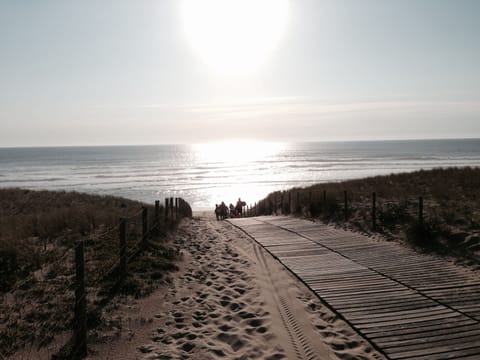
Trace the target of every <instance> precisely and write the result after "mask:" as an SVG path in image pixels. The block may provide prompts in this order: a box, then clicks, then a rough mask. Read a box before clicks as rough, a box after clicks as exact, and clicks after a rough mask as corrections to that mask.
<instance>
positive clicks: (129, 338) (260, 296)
mask: <svg viewBox="0 0 480 360" xmlns="http://www.w3.org/2000/svg"><path fill="white" fill-rule="evenodd" d="M174 243H175V244H176V245H177V246H179V247H180V248H181V249H182V252H183V253H184V261H183V263H182V264H181V270H180V271H179V272H178V273H176V274H175V275H174V279H173V281H172V284H171V285H170V286H168V287H167V286H165V287H162V288H160V289H159V290H158V291H156V292H155V293H154V294H153V295H152V296H150V297H149V298H146V299H141V300H137V301H135V302H133V303H128V302H127V303H126V304H124V305H123V306H120V307H119V309H118V310H117V314H112V316H113V317H116V318H117V320H118V319H121V325H120V326H118V327H117V333H116V334H115V336H105V337H104V338H103V340H102V341H99V342H98V343H96V344H92V345H91V346H90V349H91V350H92V354H91V355H90V356H89V358H90V359H118V358H122V359H164V360H166V359H270V360H274V359H312V360H313V359H383V356H382V355H381V354H379V353H377V352H376V351H375V350H373V349H372V347H371V345H370V344H369V343H368V342H367V341H366V340H364V339H363V338H362V337H361V336H359V335H358V334H357V333H356V332H355V331H354V330H353V329H351V328H350V327H349V326H348V325H347V324H346V323H345V322H343V321H342V320H341V319H339V318H338V317H337V316H336V315H335V314H334V313H332V312H331V311H330V310H329V309H328V308H327V307H325V306H324V305H323V304H322V303H321V301H320V300H319V299H318V298H317V297H316V296H315V295H314V294H313V293H312V292H311V291H310V290H308V289H307V288H306V287H305V286H304V285H303V284H302V283H301V282H299V281H298V280H297V279H296V278H295V277H294V276H292V275H291V274H290V273H289V272H288V271H287V270H286V269H285V268H284V267H283V265H281V264H280V263H279V262H278V261H276V260H275V259H274V258H273V257H271V255H269V254H268V253H267V252H266V251H265V250H264V249H263V248H261V247H260V245H258V244H257V243H256V242H255V241H253V240H252V239H250V238H249V237H248V236H246V235H245V234H244V233H243V232H241V231H240V230H238V229H236V228H235V227H233V226H232V225H231V224H228V223H226V222H217V221H216V220H214V219H213V218H210V217H206V216H204V215H203V216H201V217H198V218H195V219H192V220H185V222H184V223H183V224H182V226H181V227H180V228H179V230H178V232H177V233H176V234H175V236H174Z"/></svg>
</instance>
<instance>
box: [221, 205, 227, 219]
mask: <svg viewBox="0 0 480 360" xmlns="http://www.w3.org/2000/svg"><path fill="white" fill-rule="evenodd" d="M227 213H228V208H227V205H225V203H224V202H223V201H222V203H221V204H220V219H221V220H225V218H226V217H227Z"/></svg>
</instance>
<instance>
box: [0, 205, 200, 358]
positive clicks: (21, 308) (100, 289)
mask: <svg viewBox="0 0 480 360" xmlns="http://www.w3.org/2000/svg"><path fill="white" fill-rule="evenodd" d="M191 216H192V210H191V208H190V205H189V204H188V203H187V202H186V201H185V200H183V199H181V198H167V199H165V205H164V206H161V205H160V202H159V201H158V200H157V201H156V202H155V206H145V207H143V208H142V209H141V210H140V211H138V212H136V213H134V214H129V215H128V216H126V217H124V218H121V219H120V220H119V221H118V223H117V224H115V225H113V226H110V227H108V228H101V227H100V228H99V229H97V231H95V232H94V233H92V234H90V235H88V236H86V237H84V238H82V239H80V240H78V241H76V242H75V244H71V245H70V246H67V247H66V248H65V250H64V251H63V252H62V253H60V254H58V256H56V257H55V259H51V261H49V262H48V263H47V264H45V265H44V266H42V267H41V268H40V270H38V271H35V272H32V273H30V274H28V276H26V277H25V278H24V279H23V280H21V281H17V282H16V283H15V285H14V286H12V287H11V288H10V290H9V291H8V292H6V293H3V294H2V302H1V305H0V311H1V312H2V313H4V316H5V318H6V317H7V316H8V314H7V311H9V309H10V311H11V309H12V308H13V309H14V312H15V316H16V317H18V318H27V319H28V318H31V319H28V320H31V321H30V322H31V324H30V325H31V326H30V328H29V329H28V330H29V331H30V332H32V331H31V330H32V329H33V334H31V335H30V340H31V341H32V344H31V346H32V347H33V346H34V345H33V341H37V342H38V338H42V337H45V336H40V335H45V333H48V332H49V331H51V332H52V333H58V331H62V330H65V329H62V328H61V326H60V325H59V324H73V336H72V338H71V339H70V341H69V342H68V343H67V344H65V346H63V347H62V348H61V349H60V351H58V352H57V353H56V354H55V355H53V356H52V359H79V358H82V357H84V356H85V355H86V353H87V352H86V349H87V304H88V306H89V308H92V307H99V306H104V305H105V304H106V303H108V301H109V300H110V299H111V295H113V294H114V293H115V292H116V291H117V290H118V289H119V287H120V286H121V285H122V282H123V280H124V279H125V278H126V276H127V270H128V267H127V264H128V263H130V262H131V261H132V260H134V259H135V257H136V256H137V255H138V254H140V253H141V252H142V250H144V249H146V248H148V246H149V240H150V239H152V238H153V237H154V236H158V235H161V234H163V233H165V231H166V230H167V229H169V228H171V227H172V226H175V225H176V224H177V223H178V222H179V221H180V220H181V219H182V218H185V217H191ZM32 294H33V295H35V297H36V298H39V302H40V303H41V304H43V306H45V307H48V308H49V311H50V312H52V311H51V309H52V308H55V307H58V309H62V311H58V312H57V314H55V315H54V318H49V319H48V320H52V321H48V323H49V324H51V325H49V328H48V329H46V328H45V327H42V325H41V324H42V317H44V316H45V317H46V316H47V315H44V313H43V312H42V311H43V310H42V307H41V306H40V307H37V308H32V305H31V300H29V297H30V296H32ZM55 294H62V296H55ZM105 294H108V296H106V295H105ZM45 314H46V312H45ZM48 316H51V314H49V315H48ZM57 317H58V319H57ZM5 318H4V319H5ZM37 328H38V329H37ZM24 330H25V329H24ZM19 334H20V331H19V330H18V329H13V330H12V331H10V332H7V331H5V332H4V331H2V334H1V335H2V337H3V339H1V340H2V344H9V339H5V337H11V338H12V343H13V338H14V337H18V336H19ZM37 335H39V336H37ZM24 343H25V344H26V342H24ZM36 345H37V346H42V342H41V341H40V344H36ZM1 350H2V351H0V358H1V357H2V356H4V355H6V354H8V353H9V352H11V351H13V350H14V349H13V348H12V349H8V348H5V349H1ZM2 354H3V355H2Z"/></svg>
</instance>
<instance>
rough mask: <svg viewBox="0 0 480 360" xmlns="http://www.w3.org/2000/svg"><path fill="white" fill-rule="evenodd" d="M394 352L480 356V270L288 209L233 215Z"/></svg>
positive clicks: (368, 334) (398, 356)
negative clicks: (250, 215)
mask: <svg viewBox="0 0 480 360" xmlns="http://www.w3.org/2000/svg"><path fill="white" fill-rule="evenodd" d="M230 222H231V223H232V224H234V225H235V226H237V227H239V228H241V229H242V230H243V231H245V232H246V233H247V234H248V235H250V236H251V237H252V238H254V239H255V240H256V241H257V242H258V243H260V244H261V245H262V246H263V247H264V248H265V249H266V250H267V251H269V252H270V253H271V254H272V255H273V256H274V257H276V258H277V259H278V260H279V261H280V262H282V263H283V264H284V265H285V266H286V267H287V268H288V269H289V270H290V271H291V272H293V273H294V274H295V275H296V276H297V277H298V278H299V279H301V280H302V281H303V282H304V283H305V284H306V285H307V286H308V287H309V288H310V289H312V290H313V291H314V292H315V293H316V294H317V295H318V296H319V297H320V298H321V299H322V300H323V301H324V302H325V303H327V304H328V305H329V306H330V307H331V308H332V309H333V310H334V311H335V312H337V313H338V314H339V315H340V316H341V317H342V318H343V319H345V320H346V321H347V322H348V323H349V324H350V325H351V326H352V327H354V328H355V329H356V330H357V331H358V332H359V333H360V334H362V335H363V336H364V337H365V338H367V339H368V340H369V341H370V342H371V343H372V344H373V345H374V346H375V347H376V348H377V349H379V350H380V351H382V352H383V353H384V354H385V355H386V356H387V357H388V358H390V359H432V360H433V359H480V275H479V274H477V273H475V272H472V271H470V270H468V269H465V268H463V267H460V266H456V265H454V264H452V263H449V262H447V261H446V260H443V259H440V258H437V257H435V256H431V255H425V254H419V253H417V252H415V251H413V250H411V249H408V248H406V247H403V246H400V245H398V244H395V243H389V242H378V241H374V240H372V239H370V238H368V237H366V236H362V235H359V234H356V233H352V232H348V231H343V230H340V229H335V228H333V227H330V226H327V225H323V224H318V223H312V222H310V221H306V220H302V219H296V218H292V217H283V216H275V217H273V216H265V217H256V218H243V219H232V220H230Z"/></svg>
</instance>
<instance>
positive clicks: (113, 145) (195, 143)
mask: <svg viewBox="0 0 480 360" xmlns="http://www.w3.org/2000/svg"><path fill="white" fill-rule="evenodd" d="M442 140H480V137H442V138H440V137H439V138H392V139H388V138H386V139H351V140H341V139H333V140H325V139H323V140H303V141H302V140H300V141H296V140H293V141H284V140H259V139H225V140H222V141H198V142H184V143H180V142H179V143H157V144H89V145H18V146H0V149H41V148H44V149H54V148H93V147H142V146H191V145H199V144H216V143H225V142H233V143H234V142H251V143H287V144H308V143H355V142H388V141H391V142H398V141H442Z"/></svg>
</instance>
